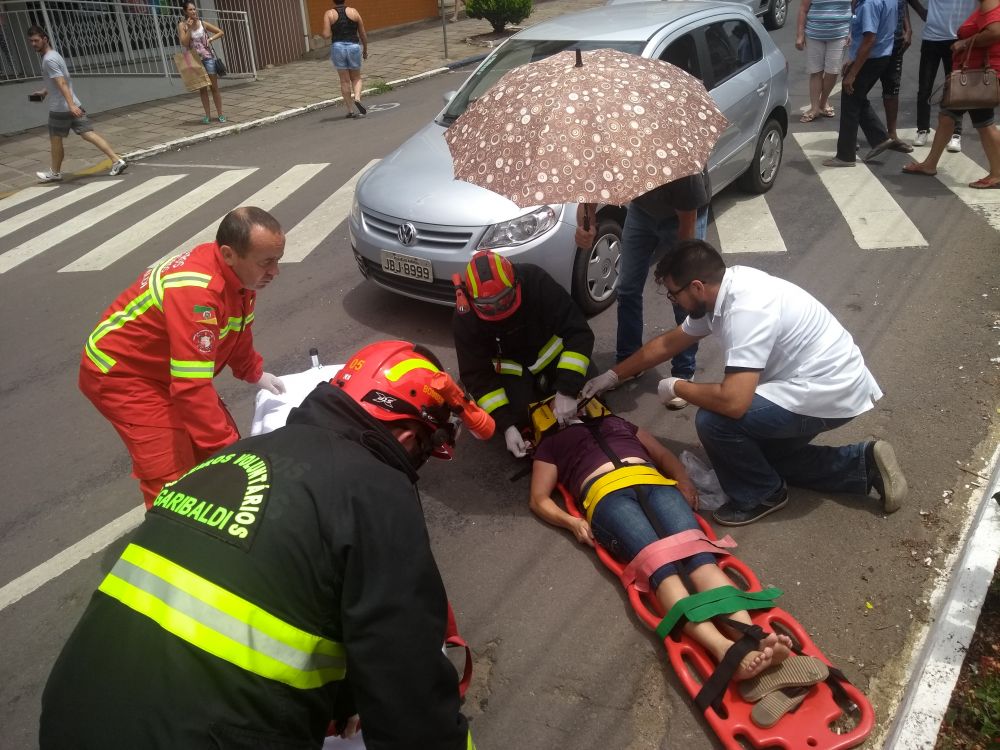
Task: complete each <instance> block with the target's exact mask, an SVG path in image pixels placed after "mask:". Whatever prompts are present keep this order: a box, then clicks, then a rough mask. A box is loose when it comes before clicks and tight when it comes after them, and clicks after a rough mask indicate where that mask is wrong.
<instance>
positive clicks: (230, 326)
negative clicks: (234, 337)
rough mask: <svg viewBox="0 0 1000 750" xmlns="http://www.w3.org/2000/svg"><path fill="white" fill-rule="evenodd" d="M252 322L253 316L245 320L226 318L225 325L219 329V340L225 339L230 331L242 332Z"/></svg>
mask: <svg viewBox="0 0 1000 750" xmlns="http://www.w3.org/2000/svg"><path fill="white" fill-rule="evenodd" d="M252 320H253V316H252V315H251V316H249V317H248V318H247V319H246V320H244V319H243V318H227V319H226V325H224V326H223V327H222V328H221V329H219V338H223V337H225V335H226V334H227V333H229V332H230V331H242V330H243V329H244V328H246V327H247V326H248V325H250V323H251V322H252Z"/></svg>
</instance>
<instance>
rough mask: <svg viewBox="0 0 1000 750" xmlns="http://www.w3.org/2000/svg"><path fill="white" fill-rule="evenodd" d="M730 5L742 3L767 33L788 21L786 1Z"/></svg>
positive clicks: (613, 1) (618, 1)
mask: <svg viewBox="0 0 1000 750" xmlns="http://www.w3.org/2000/svg"><path fill="white" fill-rule="evenodd" d="M672 1H673V0H608V1H607V2H606V3H605V5H624V4H626V3H640V2H672ZM725 2H730V3H742V4H743V5H745V6H747V7H748V8H749V9H750V10H751V12H752V13H753V14H754V15H755V16H757V18H759V19H761V21H763V22H764V28H765V29H767V30H768V31H776V30H778V29H780V28H781V27H782V26H784V25H785V21H786V20H788V0H725Z"/></svg>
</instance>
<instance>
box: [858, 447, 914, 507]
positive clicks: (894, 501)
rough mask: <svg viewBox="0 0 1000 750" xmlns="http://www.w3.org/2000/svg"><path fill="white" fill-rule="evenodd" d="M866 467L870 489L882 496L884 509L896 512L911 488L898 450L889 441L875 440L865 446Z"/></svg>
mask: <svg viewBox="0 0 1000 750" xmlns="http://www.w3.org/2000/svg"><path fill="white" fill-rule="evenodd" d="M865 469H866V470H867V473H868V489H869V491H871V490H873V489H874V490H875V491H876V492H878V494H879V497H880V498H882V511H883V512H884V513H895V512H896V511H897V510H899V508H900V506H901V505H902V504H903V499H904V498H905V497H906V493H907V490H908V489H909V488H908V487H907V484H906V477H905V476H903V470H902V469H901V468H900V467H899V462H898V461H896V452H895V451H894V450H893V449H892V446H891V445H890V444H889V443H888V442H887V441H885V440H874V441H872V442H871V443H868V445H866V446H865Z"/></svg>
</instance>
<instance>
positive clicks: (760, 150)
mask: <svg viewBox="0 0 1000 750" xmlns="http://www.w3.org/2000/svg"><path fill="white" fill-rule="evenodd" d="M784 137H785V134H784V132H783V131H782V129H781V125H780V124H779V123H778V121H777V120H774V119H771V120H768V121H767V122H766V123H764V129H763V130H761V131H760V137H759V138H758V139H757V150H756V151H754V155H753V161H752V162H750V168H749V169H748V170H747V171H746V172H744V173H743V175H742V176H741V177H740V187H741V188H743V189H744V190H746V191H747V192H748V193H758V194H759V193H766V192H767V191H768V190H770V189H771V188H772V187H774V181H775V180H776V179H777V177H778V169H779V168H780V167H781V154H782V151H783V150H784V144H783V142H782V141H783V139H784Z"/></svg>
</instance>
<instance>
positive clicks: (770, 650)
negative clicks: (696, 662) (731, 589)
mask: <svg viewBox="0 0 1000 750" xmlns="http://www.w3.org/2000/svg"><path fill="white" fill-rule="evenodd" d="M708 567H715V566H709V565H703V566H701V568H699V569H698V570H701V569H702V568H708ZM695 572H697V571H695ZM720 573H721V571H720ZM723 576H724V577H725V574H724V573H723ZM726 580H727V581H728V580H729V579H728V578H727V579H726ZM688 595H689V592H688V590H687V587H686V586H685V585H684V582H683V581H682V580H681V577H680V576H678V575H672V576H667V577H666V578H664V579H663V582H662V583H660V585H659V586H657V588H656V598H657V599H658V600H659V602H660V604H661V605H663V610H664V611H665V612H669V611H670V609H671V607H673V606H674V605H675V604H676V603H677V602H679V601H680V600H681V599H684V598H686V597H687V596H688ZM740 615H742V616H743V617H740ZM733 617H734V619H739V620H741V621H742V620H743V618H744V617H745V619H746V622H749V621H750V616H749V615H748V614H747V613H746V612H740V613H737V614H735V615H734V616H733ZM684 632H685V633H687V634H688V635H689V636H691V638H693V639H694V640H695V641H696V642H698V643H699V644H700V645H701V646H702V647H704V648H705V649H706V650H707V651H708V652H709V653H710V654H711V655H712V658H713V659H714V660H715V661H716V662H720V661H722V658H723V657H724V656H725V655H726V652H727V651H728V650H729V648H730V647H731V646H732V645H733V643H734V641H733V640H732V639H730V638H727V637H726V636H725V635H723V634H722V633H721V632H720V631H719V629H718V628H717V627H716V626H715V624H714V623H712V622H709V621H706V622H688V623H686V624H685V625H684ZM772 635H773V634H772ZM770 638H771V637H770V636H769V639H770ZM773 641H774V642H773V643H771V644H767V645H763V647H762V648H761V649H760V650H758V651H751V652H750V653H749V654H747V655H746V656H745V657H744V658H743V661H742V662H741V663H740V666H739V668H738V669H737V670H736V673H735V674H734V675H733V679H734V680H746V679H749V678H751V677H753V676H754V675H756V674H759V673H760V672H762V671H763V670H765V669H767V668H768V667H769V666H771V665H772V664H773V663H775V662H774V648H775V645H776V644H777V637H776V636H775V637H774V638H773ZM786 655H787V654H786Z"/></svg>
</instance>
